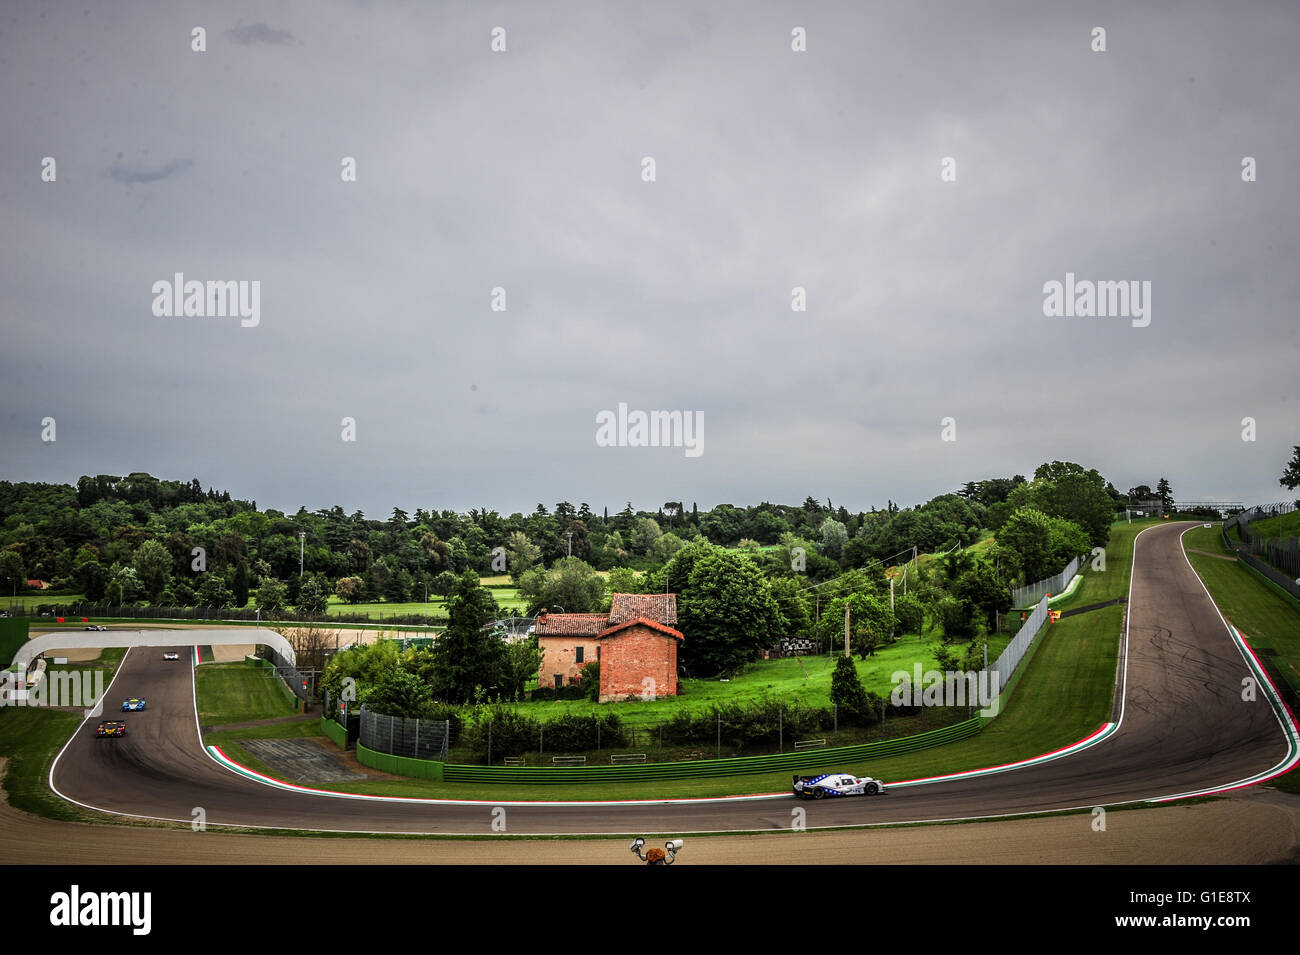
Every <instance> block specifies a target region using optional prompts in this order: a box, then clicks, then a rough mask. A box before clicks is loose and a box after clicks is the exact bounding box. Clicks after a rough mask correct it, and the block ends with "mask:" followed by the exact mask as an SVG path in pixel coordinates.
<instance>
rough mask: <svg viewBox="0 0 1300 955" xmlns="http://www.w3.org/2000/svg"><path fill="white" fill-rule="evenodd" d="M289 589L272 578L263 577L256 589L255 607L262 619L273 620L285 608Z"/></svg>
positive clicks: (281, 582)
mask: <svg viewBox="0 0 1300 955" xmlns="http://www.w3.org/2000/svg"><path fill="white" fill-rule="evenodd" d="M288 596H289V588H288V587H286V586H285V585H284V582H283V581H279V580H276V579H275V578H274V577H263V578H262V582H261V583H260V584H259V585H258V587H257V606H258V608H259V609H260V610H261V611H262V616H263V617H270V618H273V617H275V616H277V615H278V614H279V613H280V612H281V611H283V610H284V608H285V602H286V600H287V598H288Z"/></svg>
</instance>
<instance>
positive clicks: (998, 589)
mask: <svg viewBox="0 0 1300 955" xmlns="http://www.w3.org/2000/svg"><path fill="white" fill-rule="evenodd" d="M1070 526H1071V527H1073V526H1074V525H1070ZM1076 530H1078V529H1077V528H1076ZM1079 541H1082V542H1083V543H1086V542H1087V541H1086V538H1084V537H1083V532H1082V530H1079V532H1078V535H1077V538H1075V542H1076V543H1077V542H1079ZM1071 556H1075V555H1071ZM1067 562H1068V559H1067ZM953 595H954V596H956V597H957V599H958V600H960V601H962V603H963V604H965V605H966V608H967V612H968V613H969V614H970V615H971V616H972V617H974V618H977V619H982V620H983V621H984V622H985V623H986V624H987V625H988V626H990V627H991V626H993V622H994V620H995V619H996V618H995V616H994V615H995V614H996V613H1005V612H1006V611H1008V610H1010V609H1011V591H1010V589H1009V588H1008V587H1007V585H1006V584H1005V583H1004V582H1003V581H1002V580H1000V579H999V577H998V575H997V573H996V572H995V571H994V570H993V567H992V565H990V564H988V563H986V562H985V561H982V560H981V561H976V562H975V563H974V565H973V566H972V567H971V568H970V569H969V570H967V571H965V572H964V573H962V575H961V576H960V577H958V578H957V580H956V582H955V584H954V585H953Z"/></svg>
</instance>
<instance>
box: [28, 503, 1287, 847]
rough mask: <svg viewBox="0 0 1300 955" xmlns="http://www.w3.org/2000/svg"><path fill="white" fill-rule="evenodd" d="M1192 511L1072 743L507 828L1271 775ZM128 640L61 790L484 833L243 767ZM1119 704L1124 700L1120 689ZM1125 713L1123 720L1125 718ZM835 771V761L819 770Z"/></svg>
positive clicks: (651, 822)
mask: <svg viewBox="0 0 1300 955" xmlns="http://www.w3.org/2000/svg"><path fill="white" fill-rule="evenodd" d="M1188 526H1189V525H1187V524H1167V525H1158V526H1154V527H1152V528H1150V529H1148V530H1146V531H1143V532H1142V533H1141V534H1140V535H1139V536H1138V538H1137V541H1136V549H1135V553H1134V576H1133V582H1132V594H1131V600H1130V603H1129V612H1130V620H1129V640H1128V652H1127V657H1128V659H1127V667H1126V675H1125V687H1126V692H1125V694H1124V696H1123V706H1122V714H1121V707H1120V706H1119V705H1117V706H1116V712H1115V714H1114V715H1113V717H1112V719H1114V720H1120V726H1119V729H1118V730H1117V731H1116V732H1114V733H1113V734H1112V735H1111V736H1109V737H1108V738H1107V739H1105V740H1103V741H1102V742H1100V743H1098V744H1096V745H1094V746H1092V747H1091V748H1089V749H1086V750H1084V751H1082V752H1080V753H1078V754H1075V755H1072V756H1067V757H1063V758H1060V759H1057V760H1054V761H1051V762H1047V763H1042V764H1038V765H1034V766H1028V767H1024V768H1021V769H1016V770H1012V771H1008V772H1002V773H997V774H993V775H988V776H981V777H976V778H967V779H962V780H951V781H946V782H939V783H932V784H927V785H923V786H916V787H911V788H904V789H897V790H895V791H893V792H892V793H890V794H889V795H887V796H884V797H877V798H854V799H846V800H823V801H818V802H799V803H796V802H795V800H794V799H793V797H789V796H785V797H781V798H774V799H742V800H715V801H699V802H693V803H658V804H637V805H631V804H623V805H618V804H585V805H524V804H518V803H514V804H509V803H508V804H506V805H508V806H509V807H510V808H509V809H508V813H507V818H508V827H507V829H508V832H509V834H511V835H522V834H554V833H590V834H596V833H623V834H644V833H660V832H678V833H686V832H710V831H736V830H765V829H789V828H790V824H791V809H792V808H793V807H794V806H795V805H800V806H802V807H804V808H805V809H806V811H807V821H806V825H807V826H808V827H809V828H816V827H824V826H861V825H866V824H879V823H899V822H914V821H925V820H944V819H960V818H972V817H987V816H997V815H1006V814H1016V813H1035V812H1045V811H1050V810H1059V809H1069V808H1079V807H1090V806H1114V805H1117V804H1121V803H1128V802H1137V801H1141V800H1146V799H1152V798H1157V797H1162V796H1170V795H1176V794H1183V793H1188V792H1195V791H1201V790H1205V789H1209V788H1214V787H1221V786H1228V785H1231V784H1233V783H1236V782H1238V781H1241V780H1245V779H1248V778H1250V777H1252V776H1255V775H1256V774H1260V773H1264V772H1266V771H1268V770H1269V769H1271V768H1272V767H1274V766H1276V765H1277V764H1279V763H1280V762H1282V761H1283V760H1284V759H1285V758H1286V757H1287V754H1288V752H1289V748H1288V744H1287V739H1286V736H1285V733H1284V729H1283V726H1282V724H1281V723H1280V722H1279V720H1278V718H1277V716H1276V715H1275V713H1274V711H1273V708H1272V706H1271V704H1270V702H1269V700H1268V696H1267V693H1266V691H1264V690H1262V689H1261V691H1260V692H1259V693H1258V695H1257V699H1256V700H1255V701H1254V702H1247V701H1243V700H1242V681H1243V680H1245V679H1246V678H1247V677H1249V676H1251V671H1250V669H1249V668H1248V666H1247V664H1246V661H1245V660H1244V659H1243V657H1242V654H1241V652H1240V651H1239V650H1238V649H1237V647H1236V645H1235V644H1234V643H1233V641H1232V638H1231V636H1230V635H1229V633H1228V631H1227V629H1226V628H1225V625H1224V623H1223V621H1222V620H1221V618H1220V616H1219V614H1218V611H1217V610H1216V609H1215V606H1214V604H1213V603H1212V601H1211V600H1210V598H1209V596H1208V595H1207V594H1206V592H1205V590H1204V588H1203V587H1202V585H1201V583H1200V580H1199V578H1197V576H1196V574H1195V573H1194V572H1193V570H1192V568H1191V566H1190V565H1189V564H1188V562H1187V560H1186V558H1185V557H1184V556H1183V551H1182V546H1181V542H1180V540H1179V535H1180V534H1181V532H1182V531H1184V530H1186V528H1187V527H1188ZM178 649H180V650H181V651H182V657H181V661H180V662H172V663H167V662H164V661H163V659H162V653H163V651H162V649H153V648H148V649H133V650H131V651H129V652H128V654H127V656H126V659H125V660H124V661H123V663H122V666H121V667H120V669H119V672H118V675H117V677H116V679H115V680H114V682H113V684H112V686H111V688H110V689H109V691H108V696H107V698H106V702H105V714H104V716H105V718H113V716H114V712H113V707H114V704H115V703H116V702H120V700H121V699H123V698H126V697H128V696H139V697H144V698H146V699H148V701H149V709H148V710H146V711H144V712H142V713H130V714H126V719H127V726H128V733H127V735H126V736H125V737H124V738H122V739H112V740H100V739H96V738H95V736H94V727H95V723H96V722H97V721H96V720H93V719H92V720H89V721H87V722H86V723H85V724H84V725H83V726H82V727H81V728H80V729H79V730H78V731H77V733H76V734H75V735H74V737H73V738H72V740H71V741H70V742H69V744H68V746H67V747H66V748H65V750H64V751H63V753H62V754H61V755H60V757H59V758H58V760H57V761H56V763H55V766H54V769H53V772H52V782H53V785H54V788H55V789H56V791H57V792H58V793H60V794H61V795H62V796H64V797H65V798H67V799H70V800H72V801H74V802H76V803H79V804H81V805H83V806H87V807H91V808H95V809H101V810H105V811H108V812H113V813H118V814H124V815H131V816H143V817H149V818H155V819H169V820H175V821H178V822H185V823H188V822H190V821H191V819H192V818H193V815H192V813H193V810H194V809H195V808H196V807H202V808H203V810H204V811H205V813H206V820H207V824H208V825H209V826H252V827H269V828H284V829H319V830H332V831H348V832H406V833H460V834H475V835H488V834H491V833H492V831H493V830H492V821H493V814H492V809H493V806H494V805H495V804H494V803H491V802H479V803H474V804H455V803H430V802H423V803H422V802H420V801H415V800H410V801H379V800H373V799H371V800H360V799H346V798H337V797H331V796H320V795H312V794H306V793H297V792H289V791H285V790H280V789H276V788H273V787H270V786H267V785H264V784H261V783H258V782H255V781H253V780H249V779H246V778H244V777H242V776H239V775H237V774H235V773H233V772H231V771H229V770H227V769H224V768H223V767H221V766H219V765H218V764H217V763H215V762H214V761H213V760H212V759H211V758H210V757H209V756H208V755H207V754H206V752H205V751H204V749H203V747H202V745H201V743H200V740H199V735H198V727H197V721H196V718H195V714H194V700H193V680H192V672H191V668H190V666H189V664H188V662H187V659H188V657H189V652H188V648H187V647H184V646H181V647H178ZM1117 703H1118V701H1117ZM1121 716H1122V719H1121ZM827 768H828V769H834V768H835V767H827Z"/></svg>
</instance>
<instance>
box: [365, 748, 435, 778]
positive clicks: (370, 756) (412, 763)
mask: <svg viewBox="0 0 1300 955" xmlns="http://www.w3.org/2000/svg"><path fill="white" fill-rule="evenodd" d="M357 762H358V763H360V764H361V765H362V766H369V767H370V768H371V769H378V770H379V771H380V772H385V773H392V774H394V775H396V776H414V777H415V778H416V779H442V778H443V766H444V764H443V763H440V762H438V761H437V760H434V759H411V758H410V757H409V756H390V755H389V754H388V753H376V752H375V751H374V750H373V749H367V748H366V747H364V746H362V745H361V744H360V743H357Z"/></svg>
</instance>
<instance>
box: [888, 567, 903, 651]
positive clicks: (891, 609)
mask: <svg viewBox="0 0 1300 955" xmlns="http://www.w3.org/2000/svg"><path fill="white" fill-rule="evenodd" d="M904 573H906V571H904ZM893 612H894V578H893V577H890V578H889V613H890V614H891V615H892V614H893ZM889 639H891V640H892V639H894V628H893V626H892V625H891V626H890V628H889Z"/></svg>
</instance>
